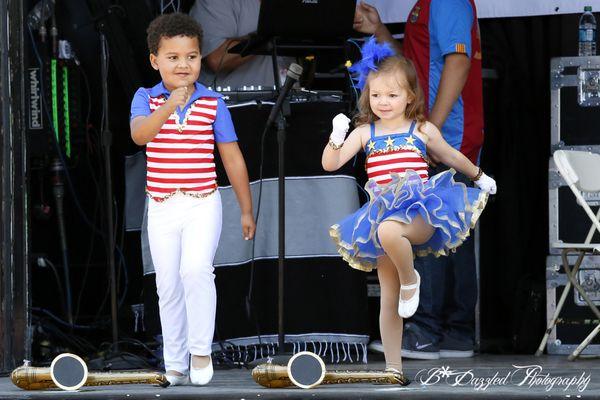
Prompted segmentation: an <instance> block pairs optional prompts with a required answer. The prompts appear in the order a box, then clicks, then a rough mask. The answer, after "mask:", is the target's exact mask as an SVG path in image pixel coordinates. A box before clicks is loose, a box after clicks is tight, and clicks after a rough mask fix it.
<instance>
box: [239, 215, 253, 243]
mask: <svg viewBox="0 0 600 400" xmlns="http://www.w3.org/2000/svg"><path fill="white" fill-rule="evenodd" d="M241 222H242V234H243V235H244V240H252V239H253V238H254V233H255V232H256V223H255V222H254V216H253V215H252V213H243V214H242V221H241Z"/></svg>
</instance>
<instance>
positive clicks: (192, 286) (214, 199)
mask: <svg viewBox="0 0 600 400" xmlns="http://www.w3.org/2000/svg"><path fill="white" fill-rule="evenodd" d="M221 213H222V210H221V196H220V194H219V192H218V191H216V192H215V193H213V194H212V195H210V196H208V197H205V198H195V197H191V196H185V195H183V194H181V193H178V194H176V195H174V196H173V197H171V198H169V199H167V200H165V201H164V202H160V203H159V202H157V201H154V200H150V201H149V204H148V238H149V240H150V252H151V254H152V260H153V262H154V269H155V271H156V289H157V292H158V306H159V309H160V322H161V325H162V334H163V352H164V360H165V369H166V370H167V371H168V370H175V371H179V372H181V373H187V371H188V368H189V358H190V354H193V355H210V354H211V345H212V340H213V334H214V329H215V313H216V306H217V292H216V289H215V281H214V279H215V275H214V274H213V259H214V256H215V252H216V251H217V245H218V244H219V236H220V235H221V221H222V219H221Z"/></svg>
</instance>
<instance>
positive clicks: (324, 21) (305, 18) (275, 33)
mask: <svg viewBox="0 0 600 400" xmlns="http://www.w3.org/2000/svg"><path fill="white" fill-rule="evenodd" d="M354 10H355V3H354V2H352V1H348V0H327V1H316V2H310V1H300V0H294V1H281V0H262V1H261V5H260V12H259V18H258V26H257V31H256V33H252V34H250V35H249V36H248V39H247V40H244V41H242V42H240V43H238V44H237V45H235V46H233V47H232V48H231V49H229V52H230V53H234V54H240V55H241V56H242V57H244V56H247V55H267V56H268V55H270V56H271V59H272V62H273V76H274V82H275V86H276V88H277V90H278V91H279V90H281V81H280V78H279V68H278V66H277V57H279V56H294V57H301V56H306V55H314V54H315V53H321V52H327V51H332V50H340V49H341V50H342V51H344V50H345V43H346V40H347V38H348V37H350V36H351V34H352V33H353V32H354V31H353V29H352V25H353V22H354ZM344 59H345V58H344ZM289 110H290V108H289V101H287V100H286V102H284V104H283V105H282V107H281V111H279V112H278V120H277V143H278V189H279V190H278V205H279V207H278V208H279V214H278V231H279V232H278V242H279V246H278V291H277V293H278V301H277V303H278V318H277V320H278V323H277V327H278V329H277V333H278V335H277V336H278V347H279V353H280V354H281V353H285V328H284V263H285V168H284V166H285V156H284V149H285V139H286V131H285V127H286V120H285V117H286V116H288V115H289V113H290V111H289ZM268 129H270V126H268V125H267V126H265V133H266V131H267V130H268Z"/></svg>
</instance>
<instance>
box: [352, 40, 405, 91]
mask: <svg viewBox="0 0 600 400" xmlns="http://www.w3.org/2000/svg"><path fill="white" fill-rule="evenodd" d="M360 52H361V54H362V59H361V60H360V61H358V62H356V63H354V64H352V66H350V68H348V71H350V73H351V74H352V79H353V80H354V81H355V82H356V87H357V88H359V89H360V90H362V89H363V88H364V87H365V83H366V82H367V76H369V73H370V72H372V71H377V68H378V66H379V64H380V63H381V62H382V61H383V60H385V59H386V58H388V57H391V56H394V55H396V52H395V51H394V50H393V49H392V46H390V44H389V43H387V42H386V43H381V44H380V43H377V40H375V37H374V36H371V37H370V38H369V40H367V41H366V42H365V43H364V44H363V45H362V47H361V49H360Z"/></svg>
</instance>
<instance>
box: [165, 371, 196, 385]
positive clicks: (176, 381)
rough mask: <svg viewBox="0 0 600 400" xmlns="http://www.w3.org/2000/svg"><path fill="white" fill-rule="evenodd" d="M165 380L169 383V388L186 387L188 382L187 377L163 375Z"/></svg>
mask: <svg viewBox="0 0 600 400" xmlns="http://www.w3.org/2000/svg"><path fill="white" fill-rule="evenodd" d="M165 378H167V380H168V381H169V386H183V385H187V384H188V383H189V382H190V381H189V377H188V376H187V375H170V374H165Z"/></svg>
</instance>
